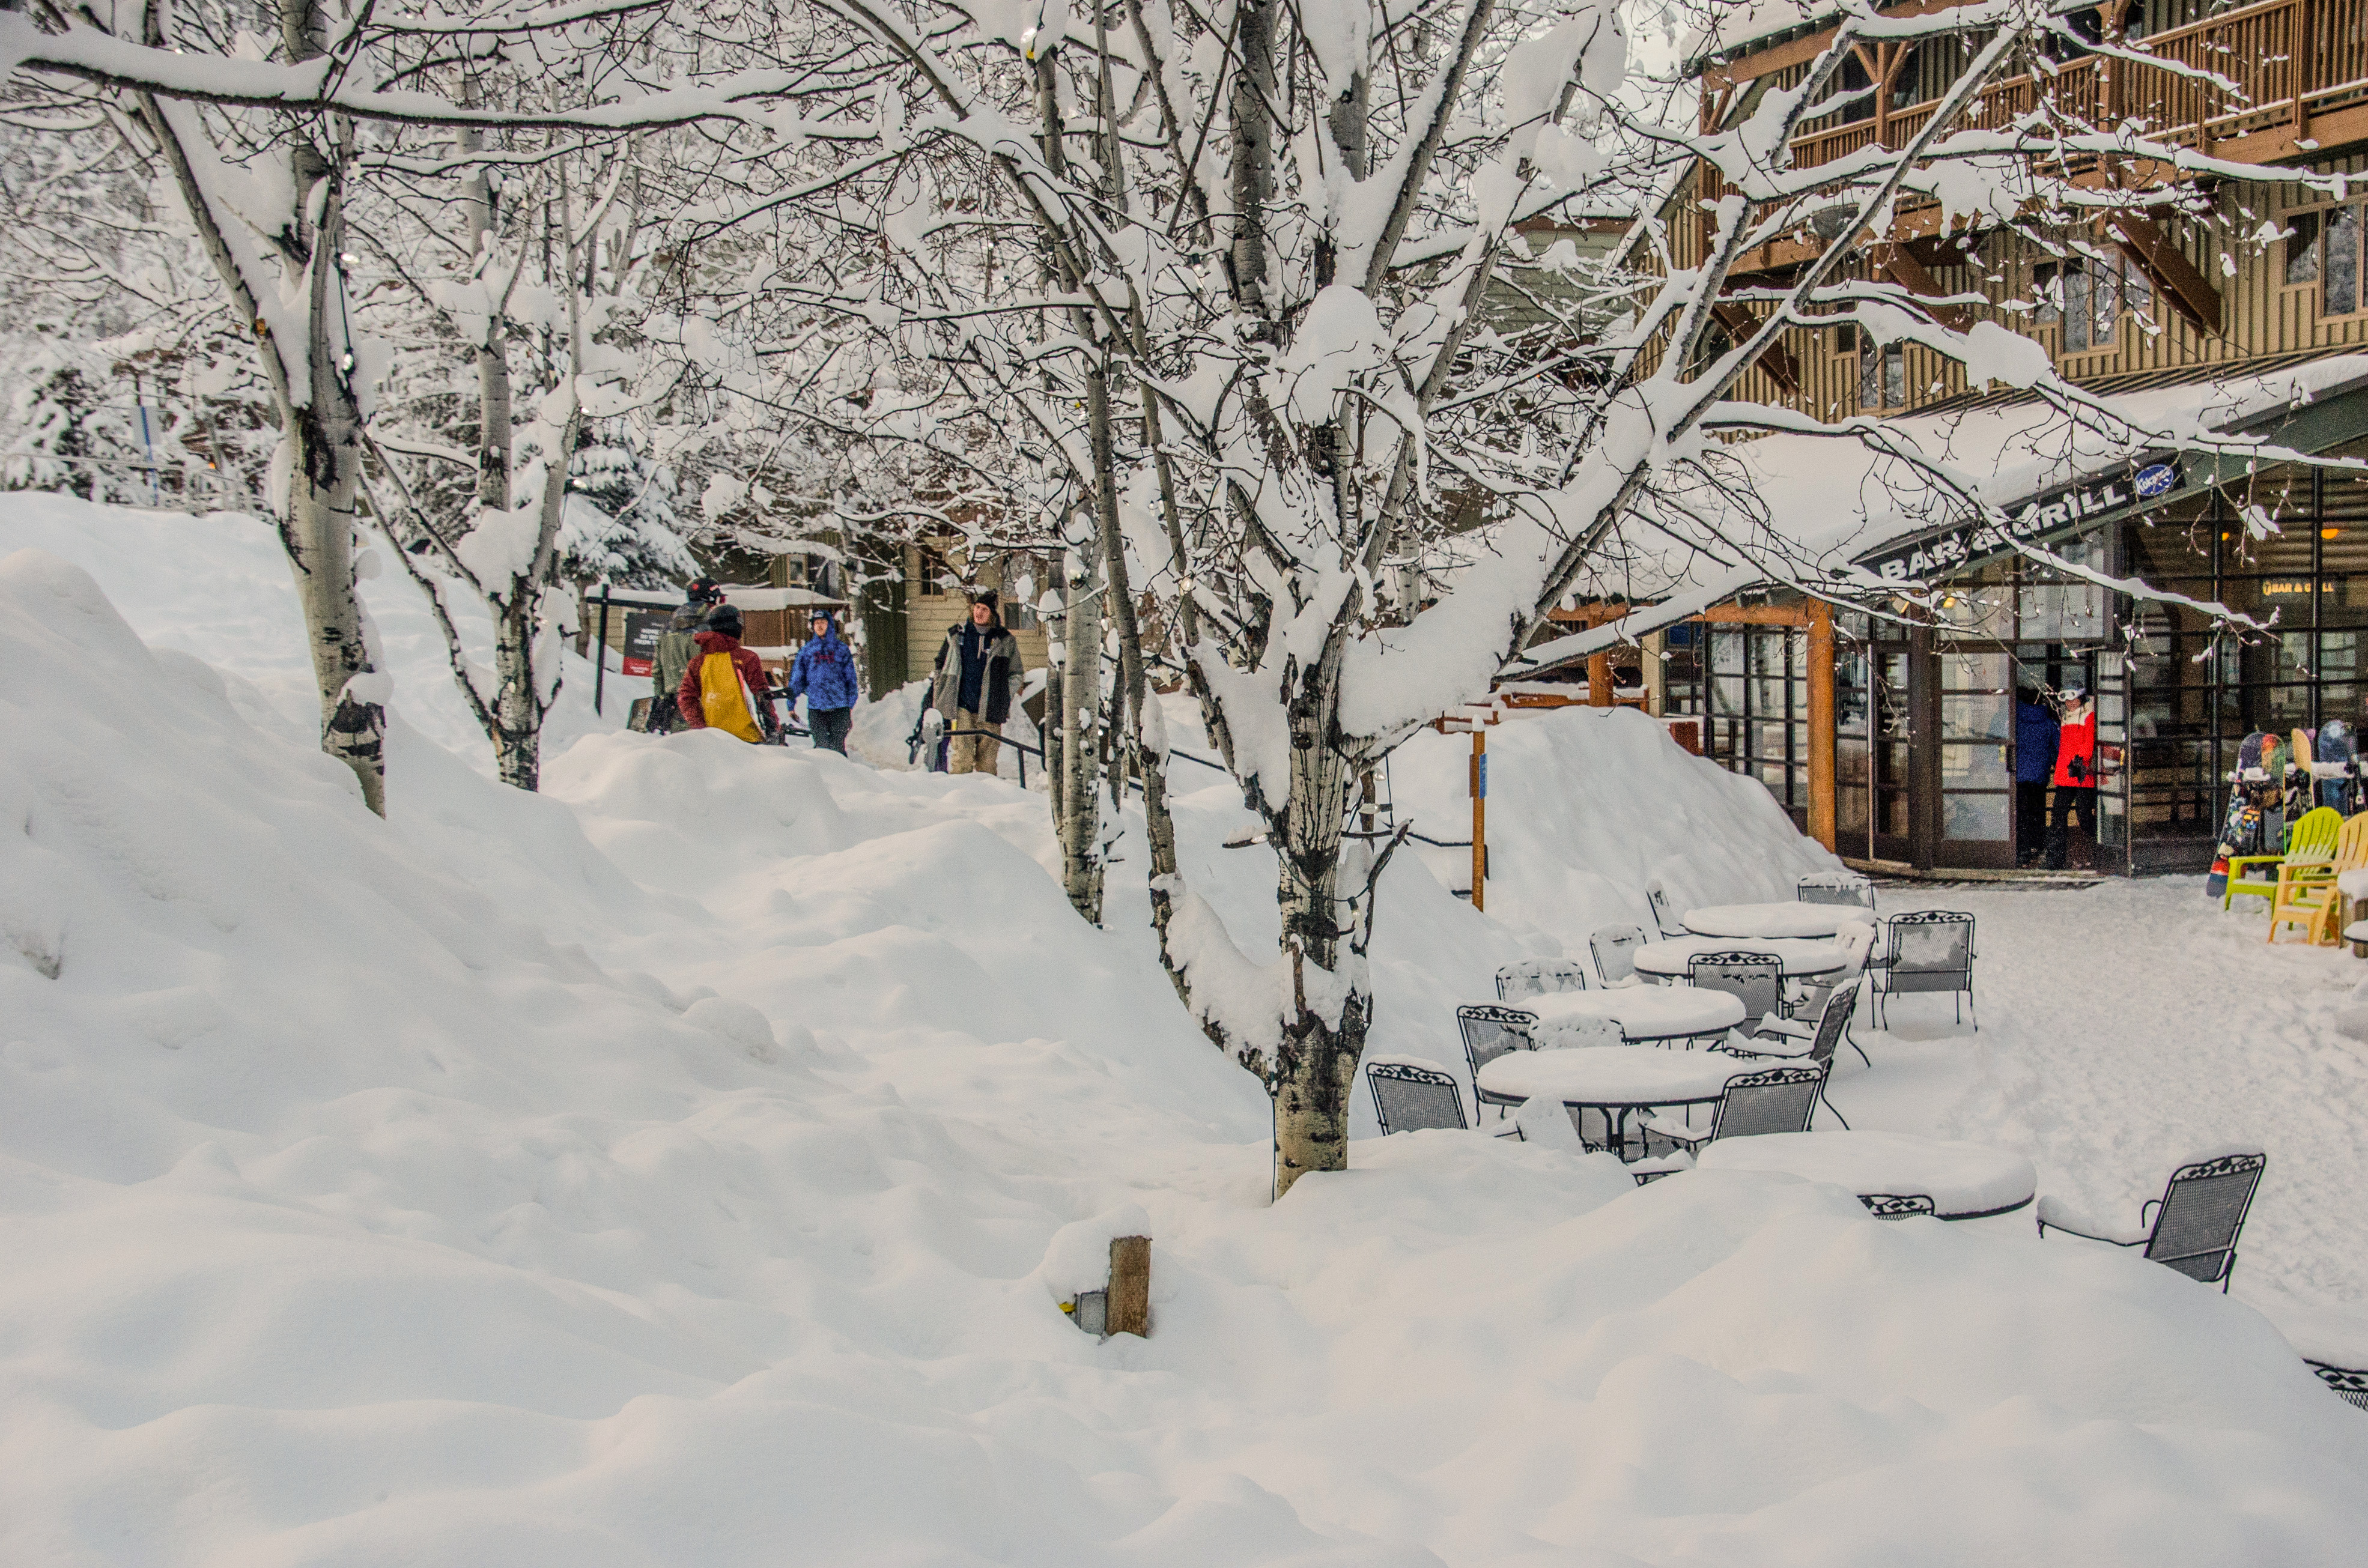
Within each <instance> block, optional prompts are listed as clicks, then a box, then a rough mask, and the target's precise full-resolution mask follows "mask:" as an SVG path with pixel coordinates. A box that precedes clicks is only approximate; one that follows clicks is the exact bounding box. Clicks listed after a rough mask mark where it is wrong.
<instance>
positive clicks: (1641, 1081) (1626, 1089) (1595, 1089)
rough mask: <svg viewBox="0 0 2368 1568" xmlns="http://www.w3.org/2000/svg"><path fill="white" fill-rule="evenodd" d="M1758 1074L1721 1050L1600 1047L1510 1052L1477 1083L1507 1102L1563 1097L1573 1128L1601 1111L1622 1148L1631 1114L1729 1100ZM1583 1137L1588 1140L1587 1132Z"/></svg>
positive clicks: (1614, 1145)
mask: <svg viewBox="0 0 2368 1568" xmlns="http://www.w3.org/2000/svg"><path fill="white" fill-rule="evenodd" d="M1593 994H1603V993H1593ZM1612 994H1618V993H1612ZM1680 994H1682V993H1680ZM1540 1000H1543V998H1540ZM1728 1000H1730V1001H1732V1000H1734V999H1733V998H1732V997H1730V998H1728ZM1541 1022H1542V1023H1543V1020H1541ZM1752 1071H1754V1069H1753V1067H1752V1066H1751V1064H1750V1063H1748V1062H1740V1061H1737V1060H1736V1058H1734V1057H1732V1056H1728V1055H1726V1054H1725V1052H1723V1051H1664V1050H1662V1049H1661V1048H1660V1047H1659V1046H1655V1045H1601V1046H1591V1047H1588V1049H1585V1050H1581V1051H1507V1052H1506V1053H1505V1054H1504V1055H1502V1056H1499V1057H1497V1059H1496V1060H1495V1061H1493V1062H1487V1063H1486V1064H1484V1065H1483V1066H1482V1067H1481V1069H1480V1076H1479V1079H1478V1082H1479V1085H1480V1087H1482V1088H1483V1089H1486V1091H1487V1092H1488V1093H1490V1094H1492V1095H1501V1096H1505V1097H1506V1098H1508V1099H1514V1098H1518V1099H1520V1100H1523V1101H1530V1100H1537V1099H1552V1100H1554V1101H1557V1102H1559V1103H1560V1104H1561V1105H1562V1106H1563V1108H1565V1109H1566V1110H1568V1111H1569V1112H1570V1113H1571V1125H1572V1127H1573V1128H1574V1129H1575V1130H1577V1129H1578V1125H1579V1124H1578V1113H1579V1112H1580V1111H1582V1110H1592V1111H1595V1112H1597V1113H1599V1114H1600V1116H1601V1117H1602V1119H1603V1125H1604V1138H1605V1142H1606V1143H1607V1144H1608V1145H1609V1146H1610V1147H1611V1149H1612V1150H1614V1151H1615V1152H1616V1151H1619V1150H1621V1149H1622V1148H1623V1147H1624V1146H1625V1144H1626V1142H1627V1125H1628V1118H1629V1115H1630V1114H1631V1113H1632V1112H1634V1111H1639V1110H1647V1109H1664V1108H1676V1107H1682V1106H1700V1105H1715V1104H1717V1103H1718V1102H1719V1101H1720V1100H1721V1099H1724V1098H1725V1096H1726V1084H1727V1080H1728V1079H1730V1078H1733V1077H1736V1076H1737V1075H1739V1074H1745V1073H1749V1072H1752ZM1579 1137H1580V1140H1581V1141H1582V1142H1585V1141H1587V1134H1586V1132H1585V1131H1583V1130H1581V1131H1579Z"/></svg>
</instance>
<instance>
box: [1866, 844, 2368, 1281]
mask: <svg viewBox="0 0 2368 1568" xmlns="http://www.w3.org/2000/svg"><path fill="white" fill-rule="evenodd" d="M1881 907H1882V910H1883V912H1884V914H1894V913H1897V912H1899V911H1902V910H1907V909H1927V908H1932V909H1963V910H1966V911H1969V912H1970V913H1972V914H1973V915H1975V917H1976V919H1977V920H1978V922H1979V925H1978V926H1977V933H1978V935H1977V948H1978V951H1979V958H1978V961H1977V964H1976V967H1975V984H1976V986H1977V987H1978V988H1979V989H1978V991H1977V993H1976V995H1977V997H1978V999H1979V1004H1980V1012H1981V1025H1982V1027H1981V1028H1980V1030H1979V1032H1978V1033H1975V1031H1974V1030H1972V1029H1971V1028H1966V1029H1963V1030H1960V1029H1958V1028H1955V1027H1953V1026H1952V1024H1951V1022H1950V1017H1949V1004H1948V1000H1947V999H1946V998H1933V997H1906V998H1902V999H1901V1000H1900V1002H1899V1003H1898V1004H1897V1006H1896V1007H1894V1008H1893V1010H1892V1013H1891V1023H1892V1026H1893V1028H1892V1033H1891V1035H1890V1036H1888V1037H1886V1036H1881V1035H1869V1034H1866V1032H1865V1031H1864V1028H1863V1026H1862V1025H1861V1038H1864V1039H1866V1040H1868V1042H1869V1050H1870V1052H1871V1053H1872V1054H1873V1057H1874V1060H1875V1063H1876V1066H1877V1069H1878V1070H1877V1071H1875V1072H1873V1073H1865V1072H1863V1071H1862V1070H1860V1069H1859V1068H1858V1066H1857V1062H1856V1060H1855V1059H1854V1058H1850V1059H1849V1065H1848V1067H1847V1068H1846V1069H1845V1070H1844V1071H1843V1072H1842V1074H1840V1075H1839V1081H1838V1083H1837V1085H1836V1087H1835V1098H1836V1101H1837V1103H1839V1105H1840V1106H1841V1107H1842V1108H1843V1110H1844V1112H1845V1114H1847V1115H1849V1116H1850V1119H1851V1122H1852V1124H1853V1125H1856V1126H1869V1125H1873V1126H1878V1127H1890V1128H1896V1129H1898V1130H1901V1131H1932V1132H1937V1133H1940V1134H1941V1135H1944V1136H1947V1137H1951V1138H1967V1139H1973V1140H1975V1141H1978V1142H1987V1143H1994V1144H1997V1145H1998V1146H1999V1147H2002V1148H2009V1149H2013V1150H2016V1151H2018V1152H2020V1153H2025V1154H2028V1155H2030V1156H2031V1158H2032V1160H2033V1161H2034V1162H2036V1163H2037V1165H2038V1166H2039V1175H2040V1186H2039V1189H2040V1191H2042V1192H2044V1193H2055V1194H2060V1195H2063V1196H2065V1197H2067V1198H2070V1199H2074V1200H2075V1201H2077V1202H2078V1203H2079V1204H2081V1205H2082V1206H2083V1207H2086V1208H2089V1209H2091V1210H2099V1211H2103V1212H2111V1213H2126V1214H2127V1215H2128V1217H2129V1218H2130V1219H2131V1220H2132V1221H2135V1219H2136V1217H2137V1210H2138V1206H2139V1205H2140V1204H2141V1203H2142V1202H2144V1201H2145V1200H2146V1199H2149V1198H2158V1197H2160V1196H2161V1193H2162V1180H2163V1177H2164V1176H2166V1175H2167V1174H2168V1173H2169V1169H2170V1167H2171V1166H2173V1165H2177V1164H2179V1163H2180V1161H2182V1160H2184V1159H2187V1158H2189V1157H2192V1154H2193V1153H2195V1152H2196V1151H2198V1150H2203V1149H2206V1148H2211V1147H2214V1146H2217V1145H2222V1144H2227V1143H2231V1142H2239V1143H2244V1144H2247V1145H2248V1146H2251V1147H2256V1148H2260V1149H2263V1150H2266V1151H2267V1152H2268V1153H2269V1156H2270V1167H2269V1172H2268V1176H2267V1178H2266V1179H2265V1181H2264V1182H2263V1184H2262V1187H2261V1190H2260V1196H2259V1198H2258V1199H2256V1201H2255V1203H2254V1205H2253V1210H2252V1215H2251V1217H2250V1219H2249V1220H2248V1221H2247V1223H2246V1227H2245V1235H2244V1245H2243V1249H2242V1258H2243V1261H2242V1263H2241V1265H2240V1267H2239V1268H2238V1270H2237V1287H2236V1290H2237V1294H2238V1295H2240V1296H2249V1297H2252V1298H2254V1299H2256V1300H2260V1299H2262V1298H2263V1296H2264V1294H2265V1293H2266V1292H2271V1291H2283V1292H2286V1293H2289V1294H2291V1295H2294V1296H2297V1297H2300V1298H2302V1299H2304V1300H2306V1301H2352V1302H2359V1301H2368V1144H2363V1142H2362V1138H2361V1136H2360V1132H2359V1127H2360V1123H2361V1119H2362V1113H2363V1111H2368V1048H2363V1047H2362V1046H2361V1045H2359V1044H2358V1043H2356V1042H2354V1041H2352V1040H2347V1039H2345V1038H2343V1037H2342V1036H2340V1035H2339V1034H2337V1033H2336V1032H2335V1031H2334V1028H2332V1023H2333V1018H2334V1014H2335V1010H2336V1007H2337V1006H2338V1005H2339V1004H2340V1002H2341V1000H2342V998H2343V995H2344V993H2345V992H2346V991H2347V990H2348V989H2349V988H2350V987H2351V986H2352V985H2354V984H2356V983H2359V982H2360V981H2361V980H2362V979H2368V962H2361V961H2359V960H2354V959H2352V958H2351V956H2350V953H2349V951H2348V950H2340V949H2327V948H2319V949H2310V948H2306V947H2305V946H2303V945H2302V943H2301V941H2300V940H2299V938H2298V937H2288V938H2287V939H2286V940H2285V941H2283V942H2281V943H2280V944H2279V945H2278V946H2276V947H2270V946H2268V945H2266V944H2264V943H2263V941H2262V939H2261V938H2262V935H2263V932H2264V930H2265V927H2266V920H2265V916H2264V912H2263V906H2262V904H2261V902H2260V900H2259V899H2240V900H2238V901H2237V906H2236V907H2235V908H2234V909H2232V910H2230V911H2229V912H2228V913H2226V914H2225V915H2224V914H2223V913H2222V912H2221V909H2220V905H2219V903H2217V902H2216V901H2214V900H2209V899H2206V898H2205V897H2204V896H2203V882H2202V879H2200V878H2196V877H2174V878H2161V879H2151V880H2146V881H2109V882H2105V883H2101V884H2100V885H2099V886H2096V887H2094V888H2089V889H2085V890H2078V891H2073V890H2048V891H2044V892H2042V891H2029V892H2026V891H2021V890H1996V891H1993V890H1990V889H1987V888H1982V889H1976V888H1965V887H1949V888H1930V887H1919V886H1891V887H1885V888H1884V889H1883V890H1882V893H1881ZM1844 1055H1845V1057H1846V1058H1847V1057H1848V1053H1847V1052H1845V1053H1844Z"/></svg>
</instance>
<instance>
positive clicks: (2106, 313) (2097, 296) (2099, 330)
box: [2032, 256, 2154, 354]
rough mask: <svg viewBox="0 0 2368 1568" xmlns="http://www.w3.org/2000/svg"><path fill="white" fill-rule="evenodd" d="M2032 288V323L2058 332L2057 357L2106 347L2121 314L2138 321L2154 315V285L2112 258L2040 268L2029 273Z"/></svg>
mask: <svg viewBox="0 0 2368 1568" xmlns="http://www.w3.org/2000/svg"><path fill="white" fill-rule="evenodd" d="M2032 284H2033V286H2034V290H2035V291H2036V292H2037V294H2038V296H2039V308H2038V310H2037V311H2036V312H2033V315H2032V320H2033V321H2035V322H2036V323H2037V324H2039V325H2041V326H2054V327H2059V328H2061V329H2062V332H2061V338H2060V342H2061V351H2062V352H2064V353H2066V354H2073V353H2078V352H2080V351H2082V350H2085V349H2089V348H2110V347H2112V343H2113V334H2114V332H2115V331H2116V330H2117V329H2118V327H2119V325H2120V323H2121V316H2122V312H2123V310H2124V309H2126V310H2128V311H2129V312H2132V313H2133V314H2135V315H2138V316H2146V315H2149V314H2151V313H2152V312H2153V311H2154V284H2153V283H2152V282H2151V281H2149V280H2148V279H2147V278H2146V274H2145V273H2143V272H2141V271H2139V270H2138V269H2137V268H2136V267H2125V266H2124V265H2123V262H2122V260H2121V258H2119V257H2118V256H2116V257H2113V258H2111V259H2099V258H2097V257H2094V256H2090V257H2087V258H2084V259H2080V260H2076V261H2065V262H2053V261H2051V262H2046V263H2043V264H2042V265H2041V266H2040V267H2036V268H2034V269H2033V271H2032Z"/></svg>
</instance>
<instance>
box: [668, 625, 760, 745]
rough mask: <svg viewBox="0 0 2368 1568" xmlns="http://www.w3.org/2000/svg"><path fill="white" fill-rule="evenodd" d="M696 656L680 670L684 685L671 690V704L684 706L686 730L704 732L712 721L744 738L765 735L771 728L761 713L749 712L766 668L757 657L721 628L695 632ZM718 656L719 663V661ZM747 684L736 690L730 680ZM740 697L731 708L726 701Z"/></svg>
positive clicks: (757, 694)
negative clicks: (686, 666)
mask: <svg viewBox="0 0 2368 1568" xmlns="http://www.w3.org/2000/svg"><path fill="white" fill-rule="evenodd" d="M697 641H698V643H699V654H700V656H699V657H698V658H696V659H693V660H692V661H691V662H690V667H689V669H687V670H685V671H683V674H682V685H681V686H680V687H678V688H677V690H676V692H675V705H676V706H677V708H679V709H680V710H682V722H683V724H684V725H685V726H686V727H687V728H689V729H693V730H704V729H706V728H707V727H708V726H709V725H710V724H713V725H714V726H715V727H716V728H718V729H723V730H728V731H730V732H731V733H734V734H735V735H738V736H739V737H740V738H741V739H742V740H744V741H748V742H752V743H753V742H756V741H760V740H762V739H764V733H765V731H767V730H769V729H771V728H772V726H771V725H770V724H768V723H765V722H763V720H762V716H761V715H760V714H759V713H757V712H753V711H751V710H750V705H751V703H756V704H759V705H761V704H762V703H763V701H764V698H763V697H762V696H761V695H760V694H761V693H762V692H763V691H764V689H765V666H764V665H761V664H759V663H757V655H756V654H754V653H750V652H749V651H748V650H747V649H746V648H743V647H742V646H740V639H738V638H737V637H726V636H725V635H723V633H722V632H721V631H702V632H700V634H699V636H698V639H697ZM718 660H721V661H723V662H722V663H720V664H719V663H718V662H717V661H718ZM735 679H736V682H737V683H738V685H739V686H741V687H744V688H745V690H744V691H734V689H733V687H734V681H735ZM734 698H738V699H739V701H738V703H737V705H736V706H734V704H733V703H732V702H731V701H730V700H729V699H734Z"/></svg>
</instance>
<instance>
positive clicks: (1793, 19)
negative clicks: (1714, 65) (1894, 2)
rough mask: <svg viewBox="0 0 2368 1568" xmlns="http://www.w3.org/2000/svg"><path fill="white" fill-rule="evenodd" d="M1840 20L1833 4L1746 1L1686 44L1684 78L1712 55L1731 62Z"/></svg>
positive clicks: (1730, 8)
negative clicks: (1743, 55)
mask: <svg viewBox="0 0 2368 1568" xmlns="http://www.w3.org/2000/svg"><path fill="white" fill-rule="evenodd" d="M1840 18H1841V7H1840V6H1837V5H1835V4H1833V0H1747V3H1746V4H1744V5H1740V6H1726V7H1724V8H1723V9H1721V10H1720V11H1719V13H1718V19H1717V20H1716V21H1715V22H1713V23H1712V24H1711V25H1710V26H1708V27H1704V28H1696V29H1695V30H1694V35H1693V37H1692V38H1691V40H1688V41H1687V44H1686V74H1687V75H1689V76H1698V75H1700V74H1702V69H1703V67H1705V66H1707V65H1708V64H1709V63H1710V61H1711V57H1712V56H1713V55H1723V56H1725V57H1726V58H1729V59H1732V58H1734V57H1735V56H1736V55H1740V54H1748V53H1751V52H1752V51H1755V50H1759V49H1765V48H1767V47H1768V46H1770V44H1774V43H1779V42H1781V41H1782V40H1785V39H1788V38H1793V37H1798V36H1801V35H1804V34H1807V33H1813V32H1816V31H1817V30H1818V29H1819V28H1829V27H1831V26H1833V25H1834V23H1835V22H1837V21H1839V19H1840Z"/></svg>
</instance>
